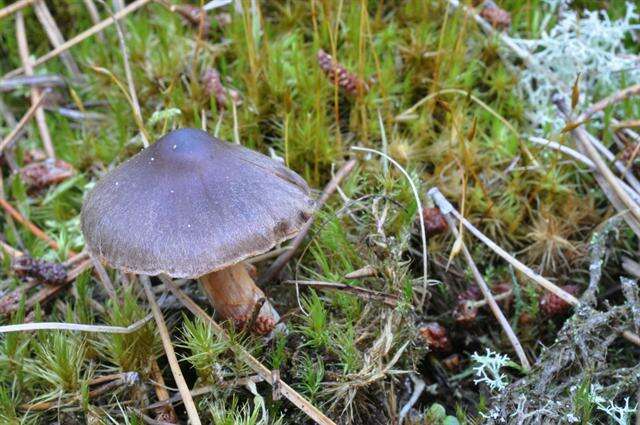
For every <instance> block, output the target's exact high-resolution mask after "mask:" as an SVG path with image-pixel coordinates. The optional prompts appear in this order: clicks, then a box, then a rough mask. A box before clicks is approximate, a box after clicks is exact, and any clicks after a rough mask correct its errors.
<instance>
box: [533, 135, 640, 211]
mask: <svg viewBox="0 0 640 425" xmlns="http://www.w3.org/2000/svg"><path fill="white" fill-rule="evenodd" d="M529 141H530V142H531V143H535V144H536V145H539V146H542V147H548V148H551V149H554V150H557V151H559V152H562V153H564V154H565V155H568V156H570V157H572V158H573V159H576V160H577V161H578V162H581V163H582V164H584V165H586V166H587V167H589V168H590V169H591V170H593V171H595V170H596V165H595V164H594V163H593V161H591V160H590V159H589V158H588V157H587V156H585V155H583V154H581V153H580V152H578V151H576V150H573V149H571V148H570V147H568V146H565V145H562V144H560V143H557V142H553V141H551V140H547V139H543V138H542V137H529ZM616 181H617V182H618V184H620V186H622V188H623V189H624V190H625V192H627V193H628V194H629V196H630V197H631V198H632V199H633V200H634V201H636V202H637V203H639V204H640V194H639V193H638V192H636V191H635V190H633V188H632V187H631V186H629V185H628V184H627V183H625V182H624V181H623V180H621V179H620V178H618V177H616Z"/></svg>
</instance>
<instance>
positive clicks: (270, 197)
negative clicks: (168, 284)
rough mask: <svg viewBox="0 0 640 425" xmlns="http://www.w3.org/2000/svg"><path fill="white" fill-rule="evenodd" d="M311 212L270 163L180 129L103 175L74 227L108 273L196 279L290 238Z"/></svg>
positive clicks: (305, 196) (296, 179) (293, 180)
mask: <svg viewBox="0 0 640 425" xmlns="http://www.w3.org/2000/svg"><path fill="white" fill-rule="evenodd" d="M312 209H313V201H312V200H311V198H310V197H309V187H308V186H307V183H306V182H305V181H304V180H303V179H302V178H301V177H300V176H299V175H297V174H296V173H294V172H293V171H291V170H289V169H288V168H286V167H285V166H283V165H281V164H280V163H278V162H277V161H274V160H273V159H271V158H269V157H267V156H265V155H262V154H260V153H257V152H254V151H252V150H249V149H247V148H245V147H242V146H240V145H235V144H231V143H227V142H223V141H221V140H219V139H216V138H214V137H211V136H209V135H208V134H207V133H205V132H204V131H201V130H197V129H181V130H175V131H172V132H171V133H169V134H167V135H165V136H164V137H162V138H161V139H160V140H158V141H157V142H156V143H155V144H153V145H152V146H149V147H148V148H146V149H144V150H143V151H141V152H140V153H138V154H137V155H135V156H133V157H132V158H131V159H129V160H128V161H126V162H124V163H123V164H121V165H120V166H119V167H117V168H116V169H114V170H113V171H111V172H110V173H108V174H107V175H105V176H104V177H103V178H102V179H101V180H100V181H99V182H98V183H97V184H96V186H95V188H94V189H93V190H92V191H91V192H90V193H89V194H88V195H87V197H86V199H85V201H84V204H83V206H82V214H81V225H82V233H83V234H84V238H85V242H86V245H87V247H88V249H89V251H90V252H91V253H92V254H93V255H95V256H96V257H97V258H99V259H100V260H102V261H104V262H106V263H107V264H109V265H110V266H112V267H114V268H118V269H122V270H125V271H128V272H133V273H139V274H147V275H156V274H160V273H166V274H168V275H170V276H172V277H176V278H178V277H198V276H202V275H204V274H207V273H209V272H212V271H215V270H220V269H223V268H225V267H227V266H230V265H233V264H235V263H238V262H240V261H242V260H244V259H246V258H249V257H253V256H255V255H258V254H261V253H263V252H265V251H268V250H269V249H271V248H272V247H273V246H275V245H276V244H278V243H280V242H283V241H285V240H287V239H289V238H291V237H293V236H295V235H296V233H298V231H299V230H300V228H301V226H302V225H303V224H304V222H305V221H306V219H307V218H308V217H309V215H310V214H311V212H312Z"/></svg>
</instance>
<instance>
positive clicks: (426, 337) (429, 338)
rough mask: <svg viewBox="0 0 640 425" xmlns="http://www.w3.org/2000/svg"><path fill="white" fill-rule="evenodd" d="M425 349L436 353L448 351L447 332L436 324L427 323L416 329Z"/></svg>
mask: <svg viewBox="0 0 640 425" xmlns="http://www.w3.org/2000/svg"><path fill="white" fill-rule="evenodd" d="M418 332H420V336H422V339H423V341H424V342H425V344H426V345H427V347H429V348H431V349H432V350H437V351H448V350H449V349H450V348H451V343H450V342H449V336H448V335H447V330H446V329H445V328H444V326H442V325H441V324H440V323H438V322H429V323H426V324H424V325H423V326H421V327H420V329H418Z"/></svg>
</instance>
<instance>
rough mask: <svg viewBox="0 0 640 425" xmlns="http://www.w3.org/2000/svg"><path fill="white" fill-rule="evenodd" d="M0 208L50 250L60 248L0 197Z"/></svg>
mask: <svg viewBox="0 0 640 425" xmlns="http://www.w3.org/2000/svg"><path fill="white" fill-rule="evenodd" d="M0 207H2V209H4V210H5V211H6V212H7V213H9V215H11V217H13V218H14V219H15V220H16V221H18V222H19V223H20V224H22V225H23V226H25V227H26V228H27V229H29V231H30V232H31V233H33V234H34V235H35V236H36V237H37V238H38V239H40V240H42V241H44V242H46V243H47V244H48V245H49V246H50V247H51V248H52V249H54V250H56V251H57V250H58V249H60V246H59V245H58V243H57V242H56V241H54V240H53V239H51V238H50V237H49V236H48V235H47V234H46V233H44V232H43V231H42V230H40V228H39V227H38V226H36V225H35V224H33V223H32V222H31V221H29V219H28V218H26V217H24V216H23V215H22V214H20V213H19V212H18V210H16V209H15V208H13V206H12V205H11V204H10V203H8V202H7V201H6V200H4V199H3V198H1V197H0ZM72 255H73V254H72Z"/></svg>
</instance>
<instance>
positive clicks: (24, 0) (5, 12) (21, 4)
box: [0, 0, 35, 19]
mask: <svg viewBox="0 0 640 425" xmlns="http://www.w3.org/2000/svg"><path fill="white" fill-rule="evenodd" d="M34 1H35V0H18V1H17V2H15V3H11V4H10V5H8V6H5V7H3V8H2V9H0V19H2V18H6V17H7V16H9V15H12V14H14V13H16V12H17V11H18V10H20V9H24V8H25V7H27V6H29V5H30V4H31V3H33V2H34Z"/></svg>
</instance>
